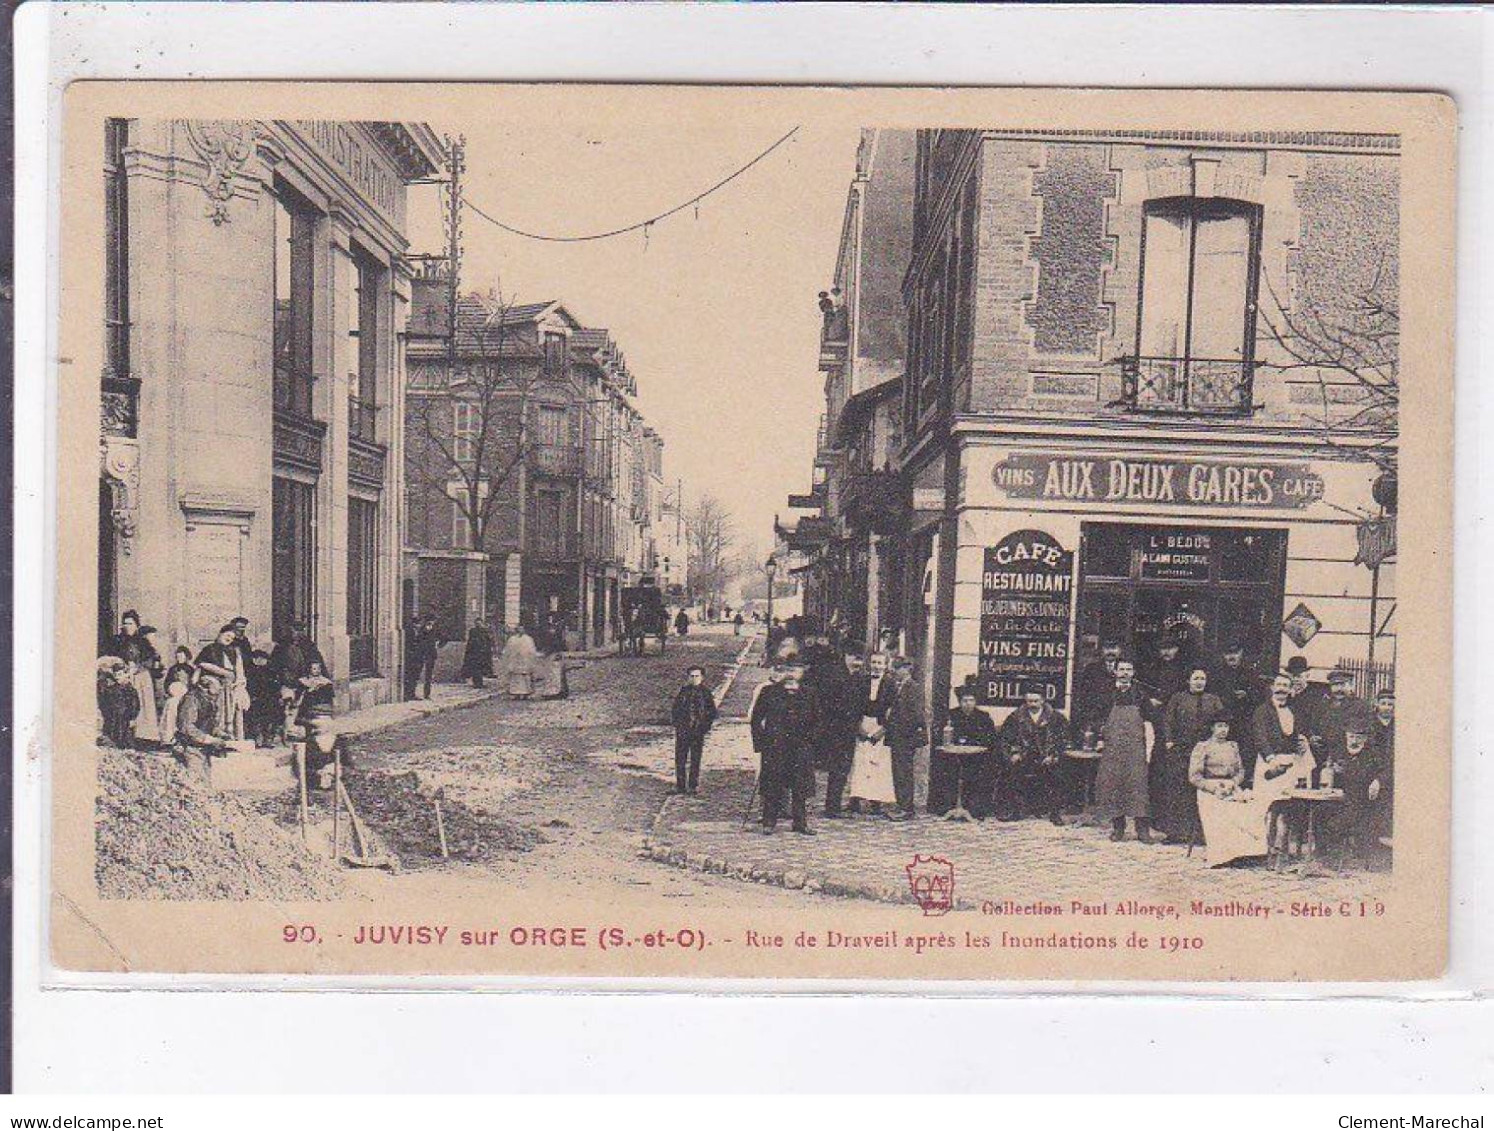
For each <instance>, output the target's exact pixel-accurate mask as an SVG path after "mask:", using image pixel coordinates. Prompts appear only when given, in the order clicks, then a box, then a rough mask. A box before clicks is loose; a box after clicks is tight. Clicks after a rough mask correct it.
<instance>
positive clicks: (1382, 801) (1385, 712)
mask: <svg viewBox="0 0 1494 1131" xmlns="http://www.w3.org/2000/svg"><path fill="white" fill-rule="evenodd" d="M1370 731H1371V735H1372V737H1371V739H1370V741H1371V742H1372V743H1373V744H1374V745H1375V746H1376V747H1378V748H1379V751H1380V763H1381V768H1382V772H1381V775H1380V783H1381V790H1380V794H1379V796H1378V797H1377V798H1376V799H1375V807H1376V810H1377V812H1376V820H1375V834H1376V835H1377V836H1389V835H1390V833H1391V817H1392V816H1393V810H1394V808H1395V806H1394V804H1393V802H1394V799H1395V689H1394V688H1391V687H1382V688H1381V689H1380V690H1379V691H1377V692H1376V693H1375V721H1374V724H1373V725H1372V726H1371V727H1370Z"/></svg>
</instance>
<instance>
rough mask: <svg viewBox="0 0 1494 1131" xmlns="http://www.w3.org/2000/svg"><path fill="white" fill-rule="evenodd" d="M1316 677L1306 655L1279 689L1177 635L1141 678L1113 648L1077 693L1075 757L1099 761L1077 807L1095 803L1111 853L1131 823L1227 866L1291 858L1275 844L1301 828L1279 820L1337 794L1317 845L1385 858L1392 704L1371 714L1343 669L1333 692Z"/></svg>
mask: <svg viewBox="0 0 1494 1131" xmlns="http://www.w3.org/2000/svg"><path fill="white" fill-rule="evenodd" d="M1309 670H1310V669H1309V667H1308V664H1307V662H1306V660H1305V659H1303V658H1302V657H1300V656H1297V657H1293V658H1292V659H1291V660H1289V661H1288V662H1287V664H1286V666H1285V667H1284V668H1283V669H1282V670H1281V671H1279V672H1277V673H1275V674H1274V675H1272V676H1271V677H1270V678H1269V679H1268V678H1265V677H1263V676H1261V675H1260V674H1258V673H1257V672H1256V671H1255V670H1254V669H1253V668H1252V667H1251V666H1250V665H1249V664H1247V663H1246V662H1245V659H1244V648H1243V647H1242V646H1241V645H1240V644H1239V643H1236V642H1231V643H1229V644H1227V645H1226V646H1225V648H1224V650H1223V652H1222V654H1221V655H1220V657H1219V658H1218V659H1217V660H1215V661H1210V660H1207V659H1203V658H1200V657H1197V656H1193V655H1189V654H1188V652H1187V641H1186V639H1185V638H1181V637H1176V636H1171V637H1168V638H1166V639H1164V640H1163V641H1162V642H1161V646H1160V647H1159V649H1158V654H1157V659H1156V660H1155V662H1154V663H1153V664H1152V665H1150V666H1149V668H1148V669H1147V670H1146V672H1145V675H1144V677H1143V675H1142V674H1141V673H1139V672H1138V670H1137V666H1136V664H1135V662H1134V660H1132V659H1131V658H1130V657H1128V656H1126V655H1124V654H1123V653H1122V650H1121V647H1120V645H1119V643H1118V642H1116V641H1107V642H1106V643H1105V644H1104V645H1103V647H1102V652H1101V656H1100V658H1099V659H1098V660H1096V661H1095V662H1093V663H1092V664H1090V665H1089V666H1088V667H1086V668H1085V669H1084V671H1082V672H1081V673H1080V676H1079V679H1078V681H1077V685H1076V689H1075V696H1074V702H1075V708H1074V713H1075V726H1074V731H1075V732H1076V733H1075V738H1076V740H1077V743H1078V748H1079V750H1080V751H1081V752H1088V751H1093V752H1094V754H1095V755H1097V756H1096V757H1095V758H1093V759H1088V760H1078V761H1075V762H1074V763H1073V764H1074V765H1076V766H1079V767H1088V769H1087V770H1086V769H1080V770H1078V771H1077V772H1071V773H1072V776H1073V777H1074V778H1075V779H1077V782H1076V783H1071V785H1070V792H1071V794H1072V793H1075V792H1077V793H1081V794H1082V795H1084V796H1086V797H1092V799H1093V802H1094V805H1095V808H1096V810H1097V811H1098V812H1099V813H1101V814H1102V815H1103V816H1105V817H1108V818H1109V819H1110V821H1111V834H1110V835H1111V838H1112V839H1114V840H1122V839H1124V838H1125V836H1126V830H1127V824H1128V822H1129V824H1130V826H1131V828H1133V829H1134V831H1135V835H1136V839H1137V840H1139V841H1142V842H1143V843H1151V842H1152V840H1153V839H1154V835H1155V834H1160V835H1161V836H1162V838H1163V839H1164V840H1165V841H1166V842H1168V843H1173V844H1188V845H1196V844H1201V845H1203V846H1204V847H1205V849H1206V852H1207V858H1208V861H1209V863H1210V864H1215V865H1217V864H1224V863H1229V862H1230V861H1233V860H1237V859H1242V858H1250V857H1257V856H1264V855H1267V854H1268V852H1269V851H1270V850H1271V849H1272V848H1273V847H1284V846H1281V845H1272V844H1270V843H1268V835H1269V834H1270V832H1271V830H1272V829H1273V828H1276V829H1277V830H1279V831H1280V832H1281V833H1282V835H1285V834H1286V832H1288V831H1290V828H1291V825H1292V822H1291V821H1290V820H1288V821H1281V822H1273V821H1272V820H1271V817H1272V816H1273V814H1278V815H1279V814H1286V815H1287V816H1289V817H1290V816H1293V815H1294V814H1293V813H1292V812H1291V811H1290V810H1289V807H1290V806H1291V805H1292V804H1294V803H1296V802H1300V801H1301V800H1303V793H1304V791H1307V790H1313V789H1320V790H1336V791H1338V793H1341V795H1342V796H1341V797H1338V796H1337V794H1324V795H1323V796H1325V797H1329V798H1330V799H1332V800H1333V801H1334V804H1333V805H1332V806H1330V807H1327V808H1325V810H1324V812H1323V814H1322V819H1321V820H1319V821H1316V822H1315V824H1316V831H1317V834H1318V836H1319V837H1320V838H1321V839H1322V840H1324V841H1327V842H1329V843H1331V844H1335V845H1340V846H1347V847H1352V848H1354V849H1355V850H1357V851H1358V852H1360V854H1361V855H1369V854H1371V853H1373V852H1375V851H1376V850H1377V847H1378V846H1379V845H1380V844H1382V843H1384V842H1386V841H1388V839H1389V837H1390V833H1391V828H1390V815H1391V797H1392V790H1393V774H1394V754H1395V693H1394V691H1393V690H1392V689H1390V688H1388V687H1386V688H1381V689H1379V690H1378V691H1377V692H1376V694H1375V696H1374V701H1373V705H1371V704H1370V703H1366V702H1365V701H1363V700H1361V699H1359V698H1358V697H1357V696H1356V695H1355V694H1354V676H1353V673H1352V672H1349V671H1347V670H1342V669H1335V670H1333V671H1332V672H1330V673H1329V675H1328V687H1327V689H1326V690H1324V689H1323V688H1322V687H1320V686H1316V685H1314V684H1313V683H1312V682H1311V681H1310V680H1309V679H1308V674H1309ZM1091 775H1092V776H1091ZM1299 824H1300V822H1299Z"/></svg>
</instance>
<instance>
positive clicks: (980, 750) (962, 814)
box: [937, 742, 990, 821]
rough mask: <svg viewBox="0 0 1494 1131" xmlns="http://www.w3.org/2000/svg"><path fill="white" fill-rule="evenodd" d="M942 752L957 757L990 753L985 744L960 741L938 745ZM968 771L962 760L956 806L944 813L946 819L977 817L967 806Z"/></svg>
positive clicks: (970, 756)
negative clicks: (974, 744) (966, 784)
mask: <svg viewBox="0 0 1494 1131" xmlns="http://www.w3.org/2000/svg"><path fill="white" fill-rule="evenodd" d="M937 749H938V751H939V753H940V754H949V755H951V756H953V757H956V758H961V759H964V758H974V757H976V756H978V755H981V754H987V753H989V752H990V751H989V748H988V747H985V746H973V745H969V744H966V743H960V742H943V743H940V744H939V746H938V748H937ZM966 773H967V771H966V769H965V764H964V763H963V762H961V763H960V764H959V766H957V767H956V770H955V804H954V808H953V809H951V810H949V811H948V812H947V813H945V814H944V819H945V820H946V821H973V820H975V817H974V815H973V814H971V812H970V810H969V809H966V808H965V775H966Z"/></svg>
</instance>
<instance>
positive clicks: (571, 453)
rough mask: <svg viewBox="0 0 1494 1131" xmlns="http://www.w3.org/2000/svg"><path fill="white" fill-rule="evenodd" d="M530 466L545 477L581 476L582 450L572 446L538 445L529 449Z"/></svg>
mask: <svg viewBox="0 0 1494 1131" xmlns="http://www.w3.org/2000/svg"><path fill="white" fill-rule="evenodd" d="M529 466H530V467H531V468H533V469H534V470H535V471H538V472H542V473H543V474H545V475H579V474H581V449H580V448H579V447H576V446H574V445H570V444H536V445H534V447H532V448H530V449H529Z"/></svg>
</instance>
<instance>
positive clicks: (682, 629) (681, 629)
mask: <svg viewBox="0 0 1494 1131" xmlns="http://www.w3.org/2000/svg"><path fill="white" fill-rule="evenodd" d="M674 631H675V634H676V635H677V636H685V635H688V634H689V632H690V614H689V613H687V612H685V610H684V609H681V610H680V611H679V613H678V614H677V615H676V616H675V618H674Z"/></svg>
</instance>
